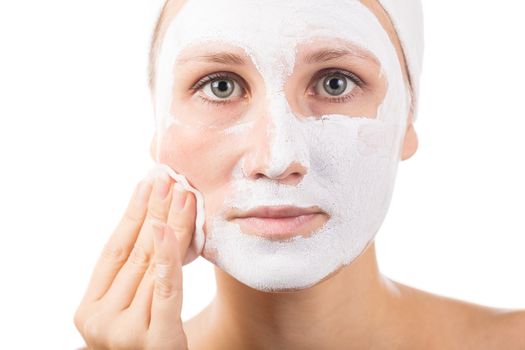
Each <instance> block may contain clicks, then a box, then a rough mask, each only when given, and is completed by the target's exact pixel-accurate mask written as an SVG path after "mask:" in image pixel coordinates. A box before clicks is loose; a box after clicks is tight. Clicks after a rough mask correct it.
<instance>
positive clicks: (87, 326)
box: [81, 317, 106, 344]
mask: <svg viewBox="0 0 525 350" xmlns="http://www.w3.org/2000/svg"><path fill="white" fill-rule="evenodd" d="M105 329H106V327H105V325H104V324H102V322H100V320H99V318H98V317H91V318H89V319H88V320H86V321H84V323H83V326H82V331H81V333H82V335H83V337H84V338H85V339H86V340H87V341H89V342H90V343H94V344H103V343H104V342H105V339H106V331H105Z"/></svg>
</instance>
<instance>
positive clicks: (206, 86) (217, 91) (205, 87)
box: [194, 75, 244, 103]
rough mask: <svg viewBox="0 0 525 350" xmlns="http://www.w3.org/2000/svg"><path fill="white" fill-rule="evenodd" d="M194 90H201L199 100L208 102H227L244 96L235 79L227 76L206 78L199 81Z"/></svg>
mask: <svg viewBox="0 0 525 350" xmlns="http://www.w3.org/2000/svg"><path fill="white" fill-rule="evenodd" d="M194 89H195V90H201V91H202V94H203V95H204V96H201V98H203V99H205V100H210V102H219V103H221V102H222V103H224V102H229V101H230V100H232V99H235V98H240V97H242V96H244V89H243V87H242V86H241V84H239V83H238V82H237V80H236V79H233V78H230V77H227V76H213V75H212V76H207V77H205V78H204V79H202V80H201V81H199V82H198V83H197V84H196V86H195V88H194Z"/></svg>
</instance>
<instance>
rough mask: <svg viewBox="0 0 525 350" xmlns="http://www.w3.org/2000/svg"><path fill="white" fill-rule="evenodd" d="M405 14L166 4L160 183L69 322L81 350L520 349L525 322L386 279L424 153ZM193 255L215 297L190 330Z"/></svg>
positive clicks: (159, 69)
mask: <svg viewBox="0 0 525 350" xmlns="http://www.w3.org/2000/svg"><path fill="white" fill-rule="evenodd" d="M414 4H416V5H414ZM405 6H406V8H407V9H413V8H415V9H417V8H418V6H417V2H406V4H405ZM402 8H403V7H402V6H401V5H399V3H398V4H397V5H395V4H394V5H393V2H391V1H379V2H378V1H376V0H367V1H365V0H363V1H357V0H348V1H344V2H341V1H335V0H328V1H323V2H316V1H305V0H290V1H287V2H282V1H281V2H279V1H274V0H271V1H264V2H260V1H246V0H243V1H241V0H237V1H236V0H225V1H212V0H187V1H168V2H167V4H166V5H165V7H164V9H163V12H162V14H161V17H160V20H159V24H158V26H157V29H156V35H155V37H154V41H153V49H152V75H151V76H152V79H151V88H152V96H153V100H154V104H155V114H156V118H157V132H156V135H155V138H154V140H153V142H152V157H153V158H154V159H155V160H156V161H157V162H158V163H159V165H161V167H160V168H159V169H160V170H162V171H158V172H157V173H156V176H155V180H154V181H153V183H152V179H151V177H148V178H147V179H145V180H143V181H142V182H141V183H140V184H139V186H138V187H137V190H136V192H135V194H134V195H133V198H132V199H131V201H130V204H129V206H128V209H127V211H126V214H125V215H124V217H123V218H122V220H121V221H120V224H119V225H118V227H117V228H116V230H115V232H114V234H113V235H112V237H111V238H110V240H109V241H108V243H107V245H106V247H105V248H104V250H103V254H102V255H101V258H100V260H99V262H98V263H97V266H96V267H95V271H94V272H93V275H92V279H91V282H90V284H89V287H88V290H87V291H86V293H85V296H84V298H83V300H82V302H81V304H80V306H79V308H78V310H77V312H76V315H75V324H76V326H77V328H78V329H79V331H80V332H81V334H82V336H83V337H84V339H85V340H86V343H87V345H88V347H89V348H93V349H125V348H133V349H136V348H144V349H185V348H190V349H469V348H472V349H503V348H504V349H522V348H524V347H525V335H524V334H525V332H524V331H523V330H524V329H525V314H524V312H523V311H504V310H497V309H491V308H487V307H483V306H480V305H474V304H470V303H465V302H461V301H458V300H453V299H447V298H443V297H439V296H435V295H431V294H429V293H425V292H423V291H419V290H416V289H414V288H410V287H408V286H405V285H402V284H400V283H397V282H395V281H392V280H390V279H388V278H387V277H385V276H383V275H382V274H381V273H380V272H379V270H378V267H377V261H376V256H375V249H374V242H373V238H374V236H375V234H376V233H377V230H378V229H379V227H380V225H381V223H382V220H383V218H384V216H385V214H386V211H387V209H388V204H389V201H390V197H391V194H392V190H393V184H394V180H395V174H396V169H397V164H398V161H399V160H400V159H401V160H404V159H408V158H410V157H411V156H412V155H413V154H414V153H415V151H416V149H417V137H416V133H415V129H414V126H413V120H414V117H415V111H416V108H415V106H416V102H417V96H418V94H417V86H418V83H417V82H418V76H419V68H420V56H421V55H420V51H421V47H419V46H418V45H417V44H418V38H417V36H416V37H412V38H411V37H410V35H413V34H414V33H411V32H410V31H409V32H407V31H406V30H407V29H406V28H412V29H413V27H411V26H410V25H408V26H407V24H409V23H408V21H411V20H412V19H410V16H408V17H407V16H405V15H403V11H399V9H402ZM385 10H386V11H385ZM387 11H388V12H387ZM412 15H413V16H415V17H417V16H418V14H417V13H415V14H412ZM394 23H395V26H394ZM415 23H417V19H416V21H415ZM396 28H397V31H396ZM416 28H417V26H416ZM401 38H403V39H401ZM413 44H416V45H415V46H414V45H413ZM407 67H408V69H407ZM164 170H165V171H164ZM204 203H205V207H204ZM204 237H205V238H204ZM199 254H201V255H202V256H203V257H205V258H206V259H207V260H209V261H210V262H212V263H214V264H215V265H216V269H215V270H216V279H217V295H216V297H215V299H214V300H213V301H212V303H211V304H210V305H209V306H208V307H206V308H205V309H204V310H203V311H202V312H201V313H200V314H198V315H197V316H196V317H194V318H193V319H191V320H189V321H187V322H185V323H183V322H182V321H181V319H180V311H181V305H182V282H181V281H182V280H181V265H182V263H189V262H190V261H191V260H192V259H194V258H195V257H196V256H197V255H199Z"/></svg>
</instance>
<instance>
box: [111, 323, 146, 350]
mask: <svg viewBox="0 0 525 350" xmlns="http://www.w3.org/2000/svg"><path fill="white" fill-rule="evenodd" d="M138 334H139V333H136V332H134V331H132V330H130V329H129V328H128V327H121V328H118V329H115V330H113V331H112V332H111V339H110V340H109V341H108V345H109V348H110V349H119V350H135V349H142V346H141V341H140V338H139V337H138Z"/></svg>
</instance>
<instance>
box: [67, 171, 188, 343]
mask: <svg viewBox="0 0 525 350" xmlns="http://www.w3.org/2000/svg"><path fill="white" fill-rule="evenodd" d="M173 183H174V181H173V180H172V179H171V178H170V177H169V176H168V175H167V174H166V173H162V174H161V175H160V176H158V177H157V178H156V179H155V181H154V184H153V185H152V184H151V183H150V181H148V180H143V181H141V182H140V183H139V185H137V188H136V189H135V192H134V194H133V197H132V199H131V201H130V203H129V204H128V207H127V209H126V212H125V214H124V215H123V217H122V219H121V220H120V222H119V224H118V225H117V227H116V229H115V231H114V233H113V234H112V236H111V237H110V239H109V241H108V242H107V243H106V245H105V247H104V249H103V251H102V254H101V255H100V258H99V260H98V262H97V264H96V266H95V269H94V271H93V273H92V275H91V280H90V282H89V285H88V287H87V290H86V292H85V295H84V297H83V299H82V301H81V303H80V305H79V306H78V308H77V310H76V312H75V317H74V320H75V325H76V327H77V329H78V330H79V332H80V333H81V334H82V337H83V338H84V340H85V341H86V343H87V346H88V348H89V349H97V350H98V349H176V350H179V349H187V341H186V335H185V334H184V331H183V328H182V320H181V318H180V312H181V308H182V261H183V259H184V256H185V254H186V250H187V248H188V245H189V243H190V241H191V236H192V234H193V232H194V227H195V215H196V213H195V196H194V195H193V194H192V193H191V192H188V191H184V192H181V191H180V190H178V188H180V189H182V187H181V186H180V185H179V184H175V185H173ZM172 185H173V186H172Z"/></svg>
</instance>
